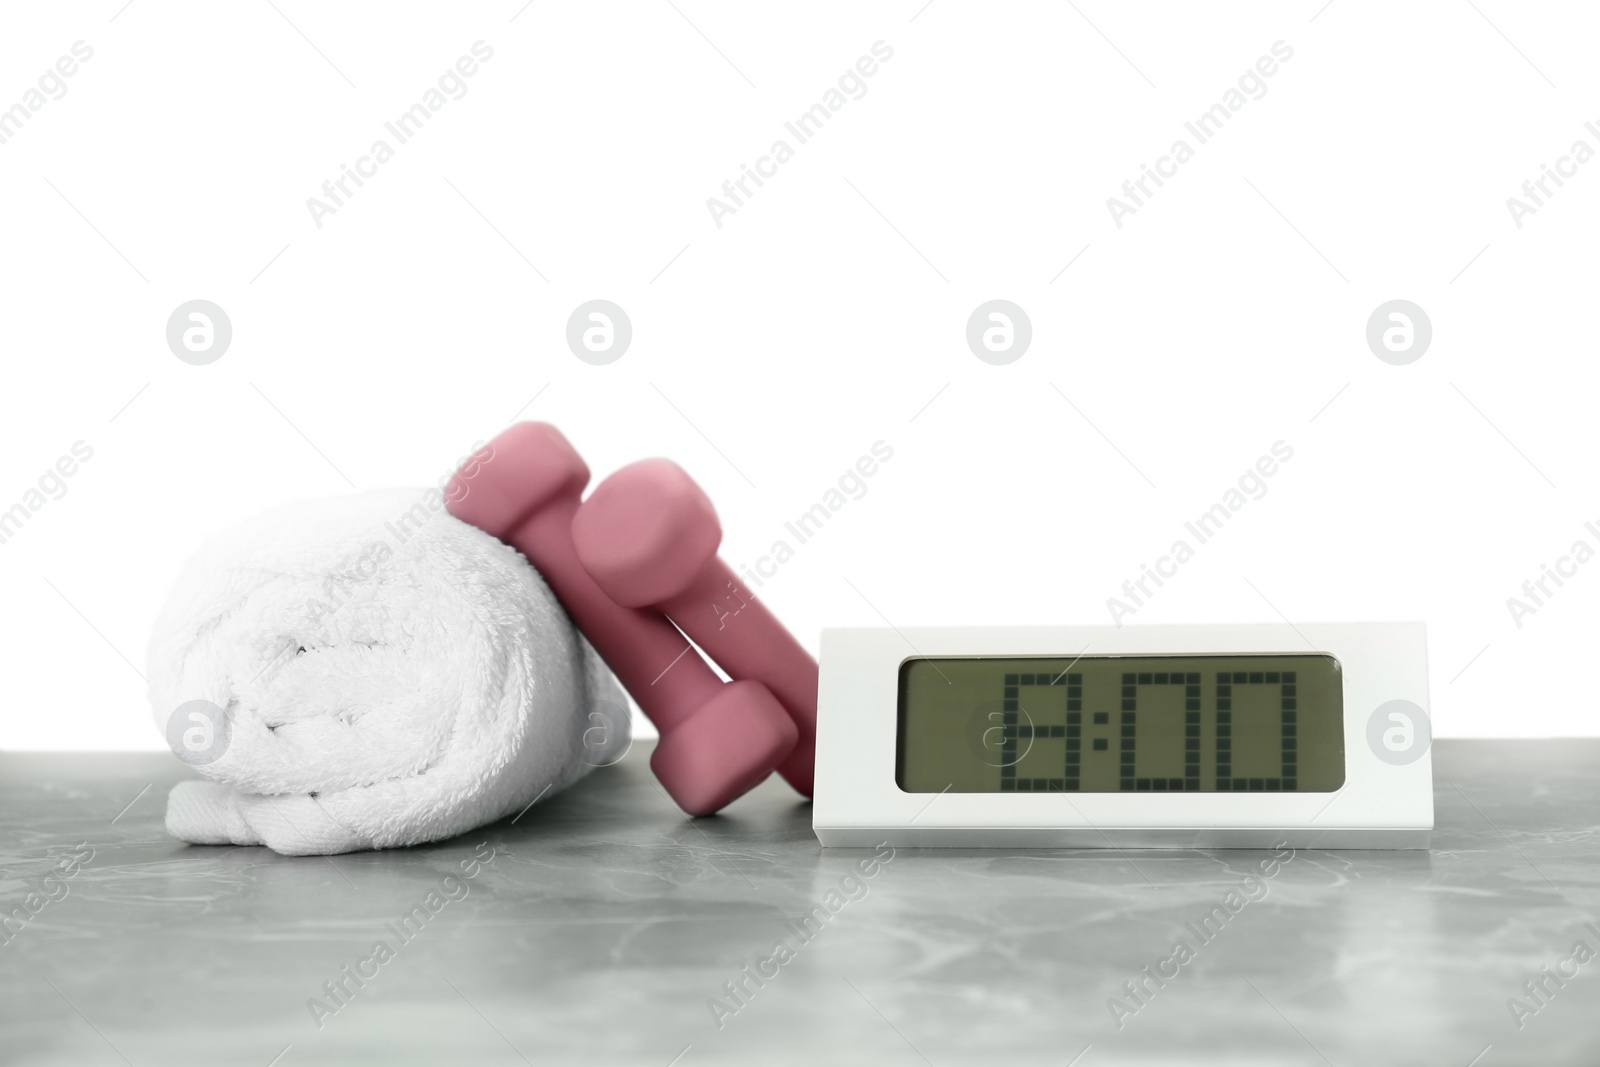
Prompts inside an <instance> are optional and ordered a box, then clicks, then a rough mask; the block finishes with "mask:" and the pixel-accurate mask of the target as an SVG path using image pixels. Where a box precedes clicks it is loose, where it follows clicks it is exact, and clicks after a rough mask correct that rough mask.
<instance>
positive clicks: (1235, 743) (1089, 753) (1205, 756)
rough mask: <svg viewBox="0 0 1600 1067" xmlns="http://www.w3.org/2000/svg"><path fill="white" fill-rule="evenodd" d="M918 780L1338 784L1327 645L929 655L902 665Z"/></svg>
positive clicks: (903, 714) (1100, 787) (971, 786)
mask: <svg viewBox="0 0 1600 1067" xmlns="http://www.w3.org/2000/svg"><path fill="white" fill-rule="evenodd" d="M899 703H900V726H899V740H898V744H897V764H896V768H895V780H896V782H897V783H898V784H899V786H900V788H901V789H902V790H904V791H905V792H908V793H940V792H946V791H948V792H952V793H1010V792H1018V793H1027V792H1033V793H1048V792H1065V793H1144V792H1172V793H1182V792H1190V793H1194V792H1199V793H1216V792H1236V793H1237V792H1300V793H1307V792H1311V793H1323V792H1332V791H1334V790H1337V789H1339V788H1340V787H1341V786H1342V785H1344V685H1343V678H1342V675H1341V672H1340V668H1339V661H1338V660H1336V659H1334V658H1333V657H1332V656H1328V655H1267V656H1236V655H1212V656H1190V655H1179V656H1079V657H1065V656H1064V657H1060V658H1043V657H1018V658H1015V659H1007V658H1002V657H974V658H928V657H922V658H917V659H910V660H907V661H906V662H905V663H904V664H902V665H901V668H900V698H899Z"/></svg>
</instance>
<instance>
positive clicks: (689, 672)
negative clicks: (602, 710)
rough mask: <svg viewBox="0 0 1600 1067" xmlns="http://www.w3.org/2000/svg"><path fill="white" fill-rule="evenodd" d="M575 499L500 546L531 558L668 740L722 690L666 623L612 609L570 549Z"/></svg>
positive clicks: (558, 503) (533, 519) (541, 512)
mask: <svg viewBox="0 0 1600 1067" xmlns="http://www.w3.org/2000/svg"><path fill="white" fill-rule="evenodd" d="M577 510H578V498H577V497H576V496H572V497H568V498H564V499H558V500H552V501H550V502H548V503H547V504H546V505H545V506H544V507H542V508H539V509H537V510H536V511H534V513H533V514H532V515H530V516H529V517H528V518H527V519H525V520H523V522H522V523H521V524H520V525H519V526H517V527H516V528H515V529H513V530H512V531H511V532H510V533H509V534H507V535H506V536H505V537H504V538H503V540H505V541H506V542H507V543H509V544H510V545H511V546H512V547H513V548H515V549H517V550H518V551H519V552H521V553H522V554H523V555H524V556H526V557H528V561H529V562H531V563H532V564H533V565H534V567H535V568H537V569H538V571H539V573H540V574H542V575H543V576H544V580H545V581H546V582H547V583H548V584H549V586H550V588H551V590H552V591H554V593H555V594H556V599H558V600H560V601H561V604H562V606H563V607H565V608H566V609H567V613H568V614H569V615H571V616H572V620H573V622H575V623H577V625H578V629H579V630H581V631H583V634H584V636H585V637H587V638H588V639H589V641H590V643H592V644H593V645H594V646H595V650H596V651H598V652H599V653H600V655H601V658H603V659H604V660H605V661H606V664H607V665H608V666H610V668H611V669H612V670H613V671H614V672H616V675H617V678H618V679H619V680H620V681H621V682H622V684H623V686H624V687H625V688H626V689H627V690H628V692H629V693H631V694H633V698H634V700H636V701H638V702H639V707H640V708H642V709H643V710H644V712H645V713H646V714H647V715H649V716H650V719H651V721H652V722H654V723H655V724H656V727H657V728H658V729H659V730H660V731H661V732H662V733H663V734H665V733H666V732H668V731H669V730H671V729H673V728H674V727H676V726H677V725H678V724H679V723H681V722H683V721H684V720H685V719H686V718H688V717H689V716H690V715H692V714H694V712H695V711H696V710H698V709H699V708H700V707H702V706H703V705H705V704H706V702H707V701H709V700H710V699H711V698H713V697H714V696H716V695H717V693H718V692H719V691H720V690H721V689H722V684H723V683H722V680H721V679H720V678H718V677H717V676H716V675H715V674H714V673H712V671H711V668H710V667H707V666H706V663H705V661H704V660H703V659H701V658H700V656H699V655H697V654H696V653H695V652H694V650H693V649H692V648H691V647H690V645H689V642H688V641H686V640H684V637H683V635H682V634H681V633H679V632H678V630H677V629H676V628H675V627H674V626H673V625H672V624H671V623H670V622H668V621H667V620H666V619H664V618H662V617H661V616H659V615H657V614H655V613H653V612H647V611H639V610H637V609H634V608H625V607H622V606H621V605H619V604H617V603H616V602H615V601H614V600H612V599H611V598H610V597H608V596H606V594H605V592H604V591H602V590H601V588H600V587H599V586H598V585H596V584H595V583H594V579H593V578H590V577H589V573H588V572H587V571H585V570H584V569H583V565H582V564H581V563H579V562H578V555H577V553H576V552H575V551H574V550H573V548H572V516H573V514H574V513H575V512H576V511H577Z"/></svg>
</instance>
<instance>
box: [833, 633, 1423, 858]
mask: <svg viewBox="0 0 1600 1067" xmlns="http://www.w3.org/2000/svg"><path fill="white" fill-rule="evenodd" d="M818 696H819V699H818V720H817V779H816V794H815V797H814V806H813V809H812V825H813V828H814V829H815V831H816V834H817V837H818V839H819V840H820V841H821V842H822V844H824V845H876V844H879V843H881V842H885V841H887V842H888V843H889V844H891V845H897V846H919V845H925V846H952V847H1108V846H1110V847H1118V848H1125V847H1126V848H1139V847H1145V848H1172V847H1184V848H1188V847H1210V848H1257V847H1271V846H1277V845H1283V844H1287V845H1291V846H1295V847H1307V848H1426V847H1427V844H1428V838H1429V834H1430V832H1431V830H1432V827H1433V775H1432V764H1431V760H1430V756H1429V752H1428V747H1429V741H1430V730H1429V725H1428V711H1427V708H1428V674H1427V646H1426V633H1425V630H1424V628H1423V627H1422V626H1421V625H1420V624H1414V623H1374V624H1326V625H1308V626H1288V625H1262V626H1146V627H1124V628H1117V627H1065V628H1023V629H925V630H905V631H902V630H896V629H887V630H876V629H874V630H828V631H824V633H823V637H822V666H821V681H820V689H819V694H818Z"/></svg>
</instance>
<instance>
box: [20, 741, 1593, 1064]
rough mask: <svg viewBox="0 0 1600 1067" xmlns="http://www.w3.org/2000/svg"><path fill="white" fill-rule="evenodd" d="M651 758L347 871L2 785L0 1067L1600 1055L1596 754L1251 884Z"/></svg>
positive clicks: (159, 764) (39, 774)
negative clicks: (713, 791)
mask: <svg viewBox="0 0 1600 1067" xmlns="http://www.w3.org/2000/svg"><path fill="white" fill-rule="evenodd" d="M648 754H649V748H648V745H646V744H640V745H638V746H636V747H635V749H634V751H633V752H631V753H630V754H629V756H628V757H627V758H626V759H625V760H624V761H623V762H622V763H621V764H619V765H617V766H615V767H611V768H607V769H605V770H602V771H600V772H597V773H596V774H594V775H593V776H591V777H590V778H589V779H588V780H586V781H585V782H583V783H581V784H580V785H578V786H576V787H574V788H573V789H571V790H569V791H568V792H566V793H564V794H562V795H559V796H557V797H553V798H550V799H549V800H547V801H545V802H543V803H541V804H539V805H537V806H535V807H534V808H532V809H530V810H529V811H527V812H526V813H525V814H524V815H522V816H521V817H520V818H519V819H517V820H516V821H515V822H514V823H513V822H511V821H509V820H508V821H505V822H501V823H498V824H496V825H493V826H489V827H485V828H484V829H482V830H480V831H477V832H474V833H472V834H468V835H466V836H464V837H462V838H459V839H457V840H454V841H449V842H446V843H443V844H439V845H433V846H428V847H422V848H414V849H406V850H400V851H393V852H382V853H359V854H354V855H346V856H339V857H335V858H331V859H330V858H288V857H284V856H278V855H275V854H273V853H271V852H269V851H266V850H265V849H260V848H229V847H192V846H186V845H182V844H179V843H178V842H176V841H173V840H171V839H169V838H168V837H167V836H166V835H165V833H164V832H163V829H162V813H163V810H164V807H165V794H166V790H167V789H168V787H170V785H171V784H172V783H173V782H175V781H177V780H179V779H180V778H183V777H185V776H186V775H188V774H189V773H190V772H188V771H187V770H186V769H184V768H182V767H181V766H180V765H179V764H178V762H177V761H176V760H175V759H173V758H171V757H170V756H167V755H165V754H159V755H55V754H8V755H0V909H3V910H4V911H5V912H7V913H9V914H11V915H13V918H12V920H11V923H10V925H9V926H6V927H4V928H3V929H0V938H3V943H0V1062H4V1063H6V1064H70V1065H72V1067H94V1065H97V1064H107V1065H114V1064H130V1065H136V1067H145V1065H163V1067H165V1065H177V1064H190V1063H195V1064H207V1065H216V1064H239V1065H254V1067H267V1065H268V1064H274V1065H278V1067H297V1065H301V1064H341V1065H342V1064H351V1063H357V1062H375V1063H376V1062H383V1063H417V1064H473V1065H484V1067H491V1065H500V1064H507V1065H518V1064H547V1063H602V1064H611V1063H617V1064H624V1063H626V1064H645V1065H652V1067H667V1065H669V1064H679V1065H681V1067H695V1065H698V1064H705V1063H740V1064H750V1063H781V1064H810V1063H819V1064H820V1063H829V1064H833V1063H871V1064H875V1065H884V1067H893V1065H896V1064H906V1065H917V1064H934V1065H941V1067H942V1065H946V1064H966V1063H973V1064H985V1065H990V1064H1013V1063H1014V1064H1035V1063H1038V1064H1055V1065H1058V1067H1064V1065H1067V1064H1075V1065H1077V1067H1099V1065H1102V1064H1107V1065H1109V1064H1147V1063H1182V1064H1209V1063H1217V1064H1228V1065H1251V1064H1273V1065H1298V1064H1316V1065H1328V1064H1332V1065H1339V1067H1344V1065H1347V1064H1348V1065H1363V1067H1364V1065H1369V1064H1386V1063H1407V1064H1410V1063H1416V1064H1449V1065H1458V1067H1467V1065H1468V1064H1476V1065H1481V1067H1496V1065H1503V1064H1539V1065H1554V1064H1567V1063H1572V1064H1596V1063H1600V956H1597V957H1596V958H1594V959H1592V960H1588V962H1583V961H1582V960H1580V959H1578V957H1579V956H1581V957H1584V959H1588V951H1587V950H1588V949H1593V950H1595V951H1596V952H1597V953H1600V921H1597V916H1600V830H1597V825H1600V813H1597V809H1600V740H1584V741H1448V740H1446V741H1440V742H1438V744H1437V746H1436V749H1435V774H1436V798H1437V822H1438V829H1437V831H1436V833H1435V837H1434V847H1433V849H1432V850H1431V851H1430V852H1299V853H1296V854H1294V855H1293V856H1292V858H1290V859H1289V860H1288V861H1287V862H1283V863H1281V864H1279V866H1278V867H1277V868H1275V869H1274V873H1273V874H1272V876H1271V877H1269V878H1265V879H1261V880H1259V881H1255V882H1247V881H1246V877H1247V875H1250V874H1251V873H1252V872H1253V871H1257V870H1258V869H1259V864H1260V862H1261V861H1262V860H1263V859H1266V858H1270V854H1268V853H1262V852H1224V851H1215V852H1197V851H1140V852H1127V853H1119V852H1116V851H1113V850H1074V851H1065V850H1062V851H1035V852H1007V851H998V850H996V851H981V850H960V851H951V850H918V851H913V850H908V849H901V850H898V851H896V852H893V853H892V855H891V854H888V853H887V852H885V854H883V855H881V856H879V857H878V858H876V859H874V858H873V853H872V852H870V851H862V850H828V851H826V852H825V851H823V850H822V849H821V848H819V847H818V845H817V842H816V839H815V838H814V837H813V836H812V834H811V829H810V819H809V809H808V808H807V807H806V806H805V804H803V803H801V802H800V801H799V800H798V798H797V797H796V796H795V795H794V794H793V793H791V792H790V791H789V790H788V788H787V787H786V786H785V785H784V784H783V783H782V782H781V781H778V780H776V779H773V780H770V781H768V782H767V783H766V784H765V785H763V786H762V787H761V788H760V789H759V790H757V791H756V792H755V793H753V794H751V795H750V796H748V797H745V798H744V799H742V800H741V801H739V802H738V803H737V804H735V805H734V806H733V807H732V808H730V809H729V810H728V811H727V812H726V813H725V814H724V815H722V816H719V817H716V818H711V819H700V820H689V819H685V818H684V817H683V816H682V815H680V814H679V813H678V811H677V810H676V809H675V808H673V807H672V806H671V804H670V803H669V802H668V800H667V799H666V797H665V795H664V794H663V793H662V792H661V791H660V789H659V788H658V787H657V786H656V785H655V783H654V780H653V779H652V777H651V776H650V773H649V769H648V767H647V766H646V758H647V757H648ZM863 861H865V864H864V865H865V867H866V868H867V872H868V873H863V870H862V867H863ZM463 862H466V864H467V870H470V871H471V872H472V873H473V875H474V876H473V877H470V878H464V877H460V874H461V872H462V867H461V864H462V863H463ZM30 893H36V894H38V896H36V897H33V898H29V894H30ZM1230 893H1232V894H1235V896H1234V897H1232V898H1231V900H1232V901H1233V902H1234V903H1235V904H1236V905H1237V907H1236V908H1235V909H1233V910H1231V911H1230V910H1229V909H1228V908H1226V907H1225V908H1224V912H1225V913H1226V914H1228V916H1229V917H1228V919H1227V921H1226V922H1225V923H1224V922H1220V921H1218V922H1215V923H1214V930H1213V927H1206V928H1205V932H1207V933H1208V935H1209V936H1207V937H1206V938H1205V939H1202V938H1201V937H1199V936H1196V930H1197V929H1199V927H1198V924H1199V923H1200V922H1201V921H1202V920H1203V919H1204V918H1205V916H1207V915H1208V914H1215V913H1214V912H1213V909H1215V908H1217V907H1218V906H1219V905H1226V904H1227V902H1228V901H1229V900H1230V897H1229V894H1230ZM430 894H432V896H430ZM30 899H31V901H32V904H33V906H34V908H36V912H35V911H30V910H29V904H28V902H29V900H30ZM17 909H22V910H21V913H20V914H21V916H22V919H18V918H16V917H15V916H16V915H17ZM807 915H812V916H813V917H812V919H811V920H810V922H809V923H801V922H800V921H799V920H800V919H802V918H803V917H805V916H807ZM817 916H820V918H818V917H817ZM408 917H409V919H408ZM24 919H25V920H26V921H23V920H24ZM1586 923H1594V924H1595V925H1594V926H1586V925H1585V924H1586ZM1180 938H1182V939H1184V940H1185V941H1186V942H1187V943H1188V945H1189V946H1190V950H1189V951H1188V952H1180V953H1177V954H1175V952H1174V949H1175V946H1176V943H1177V942H1178V941H1179V939H1180ZM1580 942H1582V943H1583V944H1584V946H1585V950H1584V951H1582V952H1579V953H1577V954H1576V955H1575V954H1574V949H1575V946H1576V945H1577V944H1578V943H1580ZM379 943H382V944H384V945H385V946H387V951H386V953H385V952H379V951H377V945H378V944H379ZM1146 968H1149V971H1148V972H1147V971H1146ZM1546 969H1548V970H1546ZM1563 973H1564V974H1565V975H1567V977H1565V978H1562V977H1560V976H1561V975H1562V974H1563ZM363 974H365V975H366V977H365V978H363V977H361V976H362V975H363ZM1162 974H1166V975H1169V976H1171V977H1168V978H1165V979H1160V976H1161V975H1162ZM1151 975H1154V976H1155V977H1154V978H1152V977H1150V976H1151ZM1156 979H1160V981H1159V982H1158V981H1157V980H1156ZM1541 981H1542V982H1543V988H1542V989H1538V988H1537V987H1533V986H1530V985H1527V984H1526V983H1529V982H1541ZM1127 983H1136V985H1135V990H1136V991H1137V989H1138V985H1137V983H1142V986H1143V992H1142V993H1138V995H1137V996H1134V995H1130V994H1129V993H1128V991H1127V989H1126V984H1127ZM340 984H342V989H341V988H340ZM330 990H332V992H330ZM1530 990H1532V991H1530ZM1535 992H1537V995H1534V993H1535ZM1519 1004H1520V1005H1521V1008H1520V1009H1518V1005H1519Z"/></svg>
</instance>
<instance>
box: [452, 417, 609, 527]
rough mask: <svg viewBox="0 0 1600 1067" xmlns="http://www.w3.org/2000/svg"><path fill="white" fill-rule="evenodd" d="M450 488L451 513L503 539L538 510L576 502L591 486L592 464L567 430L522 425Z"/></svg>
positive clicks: (456, 478) (502, 436) (464, 470)
mask: <svg viewBox="0 0 1600 1067" xmlns="http://www.w3.org/2000/svg"><path fill="white" fill-rule="evenodd" d="M486 451H489V452H490V457H491V458H489V459H487V460H481V461H478V460H476V457H474V460H475V461H474V462H472V463H470V464H469V465H468V466H467V467H463V468H462V469H461V470H459V471H457V472H456V473H455V475H454V476H452V477H451V479H450V481H449V483H448V484H447V485H446V486H445V499H446V500H448V501H449V511H450V514H452V515H454V516H455V517H456V518H458V519H460V520H461V521H462V522H465V523H469V524H470V525H473V526H476V527H477V528H478V529H480V530H482V531H483V532H484V533H487V534H489V535H490V536H493V537H498V538H500V540H502V541H507V540H509V539H510V537H509V535H511V534H512V533H513V531H515V530H516V529H517V528H518V527H520V526H521V525H522V524H523V523H524V522H525V521H526V520H527V519H528V518H529V517H530V516H532V515H533V513H534V512H536V511H538V510H540V509H541V508H543V507H545V506H546V505H548V504H549V503H550V502H551V501H552V500H555V499H557V498H559V497H564V496H569V497H571V498H572V499H573V500H574V501H576V500H577V498H578V497H580V496H581V495H582V494H583V487H584V486H586V485H588V484H589V465H588V464H587V463H585V462H584V461H583V457H582V456H580V455H578V452H577V449H575V448H573V447H572V443H571V442H570V441H568V440H567V439H566V437H565V436H563V435H562V433H561V431H560V430H558V429H556V428H555V427H554V426H551V425H550V424H549V423H545V422H519V423H517V424H516V425H515V426H512V427H511V428H510V429H508V430H506V431H505V432H504V433H502V434H500V435H499V436H498V437H496V438H495V439H494V440H493V441H492V442H491V443H490V446H489V449H487V450H486Z"/></svg>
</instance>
